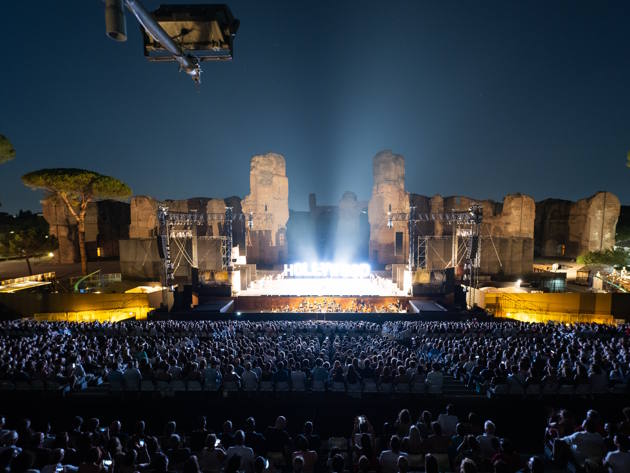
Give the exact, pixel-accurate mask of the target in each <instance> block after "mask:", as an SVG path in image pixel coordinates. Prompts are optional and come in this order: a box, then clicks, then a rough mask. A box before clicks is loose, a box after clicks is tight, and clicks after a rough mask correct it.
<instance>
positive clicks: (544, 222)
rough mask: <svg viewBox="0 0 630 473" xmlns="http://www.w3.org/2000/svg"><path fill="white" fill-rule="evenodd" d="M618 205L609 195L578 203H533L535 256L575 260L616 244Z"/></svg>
mask: <svg viewBox="0 0 630 473" xmlns="http://www.w3.org/2000/svg"><path fill="white" fill-rule="evenodd" d="M620 209H621V205H620V203H619V199H618V198H617V197H616V196H615V195H614V194H611V193H610V192H598V193H596V194H595V195H593V196H591V197H588V198H585V199H580V200H578V201H577V202H571V201H568V200H560V199H546V200H543V201H540V202H537V203H536V224H535V225H536V254H537V255H539V256H542V257H550V258H553V257H562V256H564V257H568V258H576V257H578V256H580V255H582V254H584V253H587V252H589V251H602V250H607V249H609V248H612V247H613V246H614V244H615V230H616V226H617V220H618V219H619V214H620Z"/></svg>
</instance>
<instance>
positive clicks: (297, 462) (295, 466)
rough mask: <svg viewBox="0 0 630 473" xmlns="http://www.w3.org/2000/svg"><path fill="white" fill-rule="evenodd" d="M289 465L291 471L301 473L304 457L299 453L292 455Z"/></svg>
mask: <svg viewBox="0 0 630 473" xmlns="http://www.w3.org/2000/svg"><path fill="white" fill-rule="evenodd" d="M291 466H292V472H293V473H302V472H303V471H304V458H302V457H301V456H300V455H297V456H294V457H293V460H292V461H291Z"/></svg>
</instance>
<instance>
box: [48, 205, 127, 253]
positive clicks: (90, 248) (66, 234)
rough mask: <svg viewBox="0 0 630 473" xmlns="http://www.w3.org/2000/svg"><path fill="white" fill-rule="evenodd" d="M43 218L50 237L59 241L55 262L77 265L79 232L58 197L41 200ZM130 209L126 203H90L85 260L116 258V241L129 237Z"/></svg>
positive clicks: (86, 223) (117, 251)
mask: <svg viewBox="0 0 630 473" xmlns="http://www.w3.org/2000/svg"><path fill="white" fill-rule="evenodd" d="M42 211H43V215H44V219H46V221H47V222H48V225H49V227H50V230H49V231H50V234H51V235H54V236H55V237H56V238H57V240H58V242H59V251H58V258H59V259H58V262H60V263H78V262H79V261H80V260H81V257H80V254H79V239H78V230H77V224H76V220H75V218H74V217H73V216H72V215H71V214H70V212H69V211H68V208H67V207H66V205H65V203H64V202H63V201H61V200H60V199H58V198H57V197H54V196H52V197H48V198H46V199H44V200H43V201H42ZM129 218H130V208H129V204H127V203H126V202H120V201H117V200H100V201H96V202H90V203H89V204H88V207H87V211H86V214H85V249H86V254H87V258H88V260H96V259H98V258H117V257H118V254H119V246H118V241H119V240H121V239H124V238H127V237H128V235H129Z"/></svg>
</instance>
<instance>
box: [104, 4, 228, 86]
mask: <svg viewBox="0 0 630 473" xmlns="http://www.w3.org/2000/svg"><path fill="white" fill-rule="evenodd" d="M104 1H105V31H106V33H107V36H109V37H110V38H111V39H113V40H115V41H127V24H126V19H125V12H124V9H125V7H126V8H127V9H128V10H129V11H130V12H131V13H133V15H134V16H135V17H136V20H137V21H138V23H139V24H140V26H141V30H142V35H143V41H144V55H145V56H146V57H147V58H148V60H149V61H176V62H178V63H179V67H180V70H181V71H184V72H185V73H186V74H188V75H189V76H190V77H191V78H192V80H193V81H194V82H195V83H200V82H201V65H200V63H201V62H203V61H227V60H230V59H232V57H233V56H234V37H235V36H236V32H237V31H238V27H239V25H240V21H239V20H237V19H236V18H234V16H233V15H232V12H231V11H230V9H229V8H228V6H227V5H223V4H219V5H197V4H195V5H162V6H160V7H159V8H158V9H157V10H155V11H154V12H153V13H150V12H149V11H147V9H146V8H145V7H144V5H143V4H142V2H141V1H140V0H104Z"/></svg>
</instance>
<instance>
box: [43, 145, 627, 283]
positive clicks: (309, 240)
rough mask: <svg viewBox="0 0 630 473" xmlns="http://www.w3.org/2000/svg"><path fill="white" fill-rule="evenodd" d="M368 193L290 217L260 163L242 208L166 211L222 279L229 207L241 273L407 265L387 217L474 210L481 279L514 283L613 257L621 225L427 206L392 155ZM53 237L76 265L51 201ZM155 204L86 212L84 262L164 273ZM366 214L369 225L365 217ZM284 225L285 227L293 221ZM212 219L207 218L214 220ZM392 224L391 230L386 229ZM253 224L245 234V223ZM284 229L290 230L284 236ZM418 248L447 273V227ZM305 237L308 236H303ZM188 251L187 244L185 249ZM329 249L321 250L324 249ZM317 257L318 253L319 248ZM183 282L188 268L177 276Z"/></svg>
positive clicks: (270, 173) (523, 208)
mask: <svg viewBox="0 0 630 473" xmlns="http://www.w3.org/2000/svg"><path fill="white" fill-rule="evenodd" d="M373 173H374V183H373V188H372V195H371V198H370V200H369V202H367V203H366V202H362V201H359V200H358V199H357V196H356V195H355V194H354V193H352V192H346V193H344V194H343V196H342V198H341V200H340V202H339V204H338V206H320V205H318V204H317V201H316V199H315V196H314V195H311V197H310V198H309V199H310V205H309V211H308V212H298V211H291V214H289V200H288V199H289V182H288V178H287V174H286V163H285V159H284V157H283V156H281V155H279V154H275V153H269V154H265V155H257V156H254V157H252V159H251V162H250V174H249V177H250V193H249V194H248V195H247V196H246V197H245V198H243V199H240V198H239V197H228V198H226V199H216V198H214V199H213V198H205V197H201V198H192V199H186V200H168V201H166V202H165V204H166V205H168V207H169V209H170V211H172V212H189V211H192V210H194V211H196V212H197V213H205V214H207V215H208V217H209V218H208V224H207V225H204V226H200V227H197V228H196V229H195V231H196V239H195V240H196V244H197V249H196V253H197V254H198V255H199V256H198V259H199V261H197V262H196V263H197V264H198V266H199V269H200V270H207V271H214V270H218V269H221V266H222V260H221V257H220V248H221V243H220V239H221V238H222V237H223V235H224V227H223V225H224V223H223V221H222V217H221V216H222V215H224V213H225V209H226V206H230V207H232V208H233V209H234V214H235V215H240V217H239V219H236V220H235V221H234V224H233V245H235V246H236V245H238V246H239V250H240V253H241V254H246V256H247V261H248V263H253V264H256V265H258V266H259V267H274V266H275V267H277V266H278V265H281V264H282V263H284V262H286V261H287V260H288V259H289V257H291V258H292V259H295V258H297V257H298V256H299V255H301V254H306V253H308V251H307V250H308V248H309V245H310V246H311V247H313V248H315V251H313V252H311V253H312V255H314V257H315V256H318V257H320V258H321V257H322V256H323V257H324V258H328V259H344V258H345V259H351V260H364V259H369V260H370V262H372V264H373V265H375V266H377V267H378V266H380V267H382V266H385V265H390V264H404V263H407V261H408V258H409V226H408V222H407V221H406V220H404V219H396V220H393V221H392V220H391V219H388V215H390V214H399V215H405V214H408V213H409V212H410V208H411V207H413V208H414V212H417V213H422V214H435V215H441V214H446V213H449V212H452V211H457V210H467V209H468V208H469V207H470V206H471V205H472V204H473V202H476V203H478V204H480V205H481V207H482V209H483V222H482V224H481V228H480V239H479V242H480V246H479V252H480V272H481V273H484V274H497V273H503V274H507V275H519V274H524V273H527V272H530V271H531V270H532V263H533V258H534V254H536V256H543V257H559V256H564V257H571V258H575V257H576V256H578V255H580V254H583V253H585V252H587V251H599V250H605V249H608V248H611V247H612V246H613V245H614V243H615V226H616V223H617V220H618V218H619V212H620V204H619V199H617V197H615V196H614V195H613V194H611V193H608V192H599V193H597V194H595V195H594V196H592V197H590V198H587V199H581V200H579V201H577V202H570V201H564V200H556V199H547V200H544V201H541V202H538V203H535V202H534V200H533V199H532V198H531V197H529V196H526V195H522V194H510V195H507V196H506V197H505V198H504V199H503V202H494V201H491V200H481V201H480V200H476V199H472V198H470V197H464V196H448V197H442V196H440V195H434V196H432V197H428V196H423V195H420V194H415V193H410V192H409V191H407V189H406V188H405V160H404V158H403V157H402V156H401V155H397V154H395V153H392V152H391V151H389V150H386V151H381V152H379V153H377V154H376V156H374V159H373ZM42 204H43V210H44V217H45V218H46V220H47V221H48V223H49V224H50V232H51V234H53V235H55V236H56V237H57V238H58V240H59V255H60V262H62V263H69V262H76V261H78V259H79V254H78V248H77V238H76V225H75V224H74V222H73V220H72V218H71V217H70V216H69V215H68V213H67V211H66V209H65V207H64V206H63V205H62V204H61V203H60V202H58V201H56V199H54V198H49V199H46V200H44V201H43V203H42ZM157 209H158V201H157V200H155V199H154V198H152V197H148V196H136V197H133V198H132V199H131V202H130V204H126V203H121V202H115V201H102V202H95V203H92V204H90V208H89V210H88V217H87V219H86V220H87V222H86V241H87V242H88V248H89V249H88V255H89V257H90V258H91V259H95V258H99V257H118V256H120V261H121V268H122V271H123V273H124V275H125V276H126V277H130V278H138V279H157V278H159V277H160V274H161V272H162V266H161V265H162V263H161V259H160V254H159V251H158V250H159V249H158V245H157V239H156V237H157V235H158V221H157ZM366 211H367V216H366ZM290 215H291V217H290ZM212 216H214V217H212ZM388 220H389V221H388ZM250 221H251V224H252V226H251V228H250V226H249V223H250ZM288 229H289V230H288ZM413 231H414V236H415V238H417V239H418V240H417V241H416V240H415V238H414V241H415V244H416V245H419V241H420V240H422V241H423V245H424V248H425V252H426V254H425V256H426V260H425V261H423V265H424V266H423V269H428V270H431V269H444V268H445V267H447V266H449V265H450V263H451V261H452V249H453V246H454V245H453V226H452V224H450V223H448V222H445V221H443V220H441V219H434V220H431V221H422V222H417V223H416V224H415V226H414V227H413ZM309 233H310V234H311V235H309ZM187 244H188V245H191V244H192V242H188V243H187ZM325 245H328V247H329V248H328V249H327V250H325V251H322V250H321V247H323V246H325ZM318 247H319V248H320V249H317V248H318ZM178 271H179V273H178V275H179V276H182V277H184V276H186V275H187V274H189V273H190V267H189V265H188V266H186V265H185V264H184V265H182V266H181V268H180V269H178Z"/></svg>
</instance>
